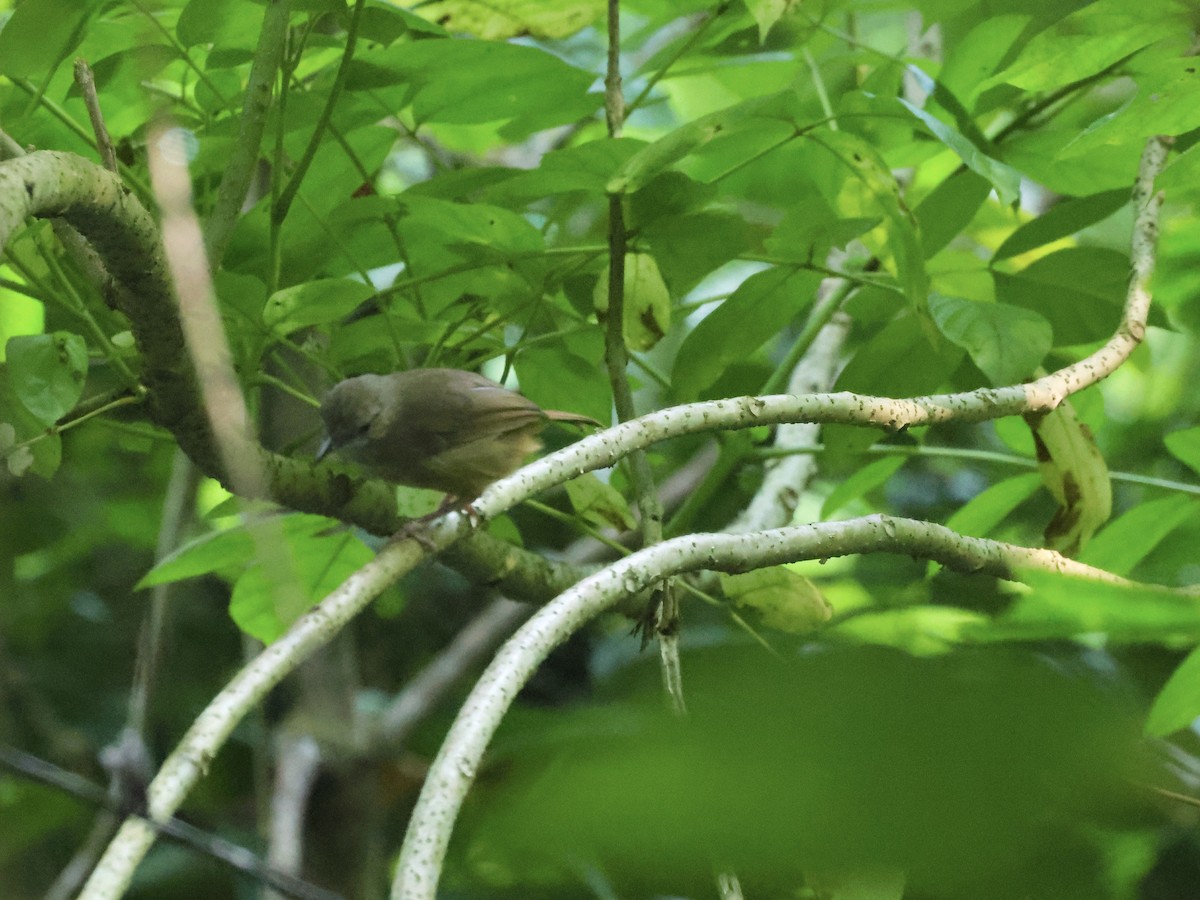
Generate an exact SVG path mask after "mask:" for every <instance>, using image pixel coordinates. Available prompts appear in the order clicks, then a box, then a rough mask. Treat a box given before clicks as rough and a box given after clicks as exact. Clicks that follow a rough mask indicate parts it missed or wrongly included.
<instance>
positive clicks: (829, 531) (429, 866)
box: [392, 515, 1200, 900]
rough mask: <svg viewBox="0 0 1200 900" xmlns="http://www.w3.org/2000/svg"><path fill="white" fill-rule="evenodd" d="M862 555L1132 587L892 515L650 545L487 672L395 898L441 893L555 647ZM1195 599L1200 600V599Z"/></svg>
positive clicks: (441, 767)
mask: <svg viewBox="0 0 1200 900" xmlns="http://www.w3.org/2000/svg"><path fill="white" fill-rule="evenodd" d="M861 553H896V554H903V555H905V556H913V557H918V558H922V559H932V560H935V561H937V562H940V563H942V564H943V565H945V566H947V567H948V568H951V569H954V570H956V571H962V572H970V573H983V574H988V575H993V576H996V577H999V578H1006V579H1013V578H1014V577H1015V576H1016V574H1017V573H1018V572H1019V571H1021V570H1038V571H1043V572H1056V573H1059V574H1063V575H1070V576H1075V577H1080V578H1089V579H1092V580H1095V581H1097V582H1102V583H1105V584H1115V585H1129V586H1132V585H1134V584H1135V583H1134V582H1131V581H1129V580H1127V579H1125V578H1121V577H1119V576H1117V575H1112V574H1110V573H1108V572H1105V571H1103V570H1100V569H1096V568H1093V567H1091V566H1087V565H1084V564H1083V563H1079V562H1075V561H1074V560H1071V559H1068V558H1067V557H1064V556H1062V555H1061V554H1059V553H1057V552H1056V551H1054V550H1041V549H1032V548H1026V547H1019V546H1015V545H1013V544H1007V543H1003V542H1001V541H993V540H988V539H985V538H973V537H967V536H964V535H961V534H958V533H957V532H955V531H952V530H950V529H949V528H946V527H945V526H942V525H936V524H933V523H930V522H921V521H917V520H914V519H902V518H896V517H892V516H886V515H871V516H865V517H862V518H858V519H848V520H845V521H841V522H822V523H818V524H813V525H795V526H791V527H788V528H777V529H773V530H770V531H760V532H756V533H752V534H744V535H733V534H692V535H686V536H684V537H677V538H671V539H669V540H666V541H663V542H662V543H659V544H655V545H654V546H653V547H647V548H646V549H644V550H640V551H638V552H637V553H634V554H633V555H631V556H627V557H625V558H624V559H621V560H619V561H617V562H615V563H613V564H612V565H610V566H608V567H607V568H606V569H604V570H602V571H600V572H598V573H596V574H595V575H591V576H589V577H587V578H585V579H584V580H583V581H581V582H579V584H577V585H575V586H574V587H572V588H570V589H569V590H567V591H566V592H564V593H563V594H562V595H561V596H560V597H559V598H558V599H556V600H554V601H553V602H551V603H549V604H547V605H546V606H544V607H542V608H541V609H539V610H538V611H537V612H536V613H534V615H533V616H532V617H531V618H530V620H529V621H528V622H526V623H525V624H524V625H523V626H521V628H520V629H519V630H518V631H517V633H516V634H515V635H513V637H512V638H511V639H510V640H509V641H508V642H507V643H506V644H505V645H504V646H503V647H502V648H501V649H500V651H499V652H498V653H497V654H496V658H495V660H494V661H493V662H492V664H491V665H490V666H488V668H487V670H486V671H484V673H483V675H482V676H480V678H479V681H478V682H477V683H476V687H475V689H474V690H473V691H472V692H471V694H470V696H468V697H467V699H466V701H465V702H464V703H463V705H462V707H461V709H460V710H459V713H458V716H457V717H456V718H455V720H454V724H453V725H452V726H451V727H450V732H449V734H447V736H446V739H445V741H444V742H443V743H442V746H441V749H440V750H439V751H438V755H437V757H436V758H435V759H434V761H433V764H432V766H431V767H430V769H429V773H428V775H427V776H426V779H425V784H424V787H423V788H422V791H421V795H420V797H419V798H418V800H417V805H416V807H415V808H414V810H413V814H412V818H411V819H410V820H409V825H408V831H407V834H406V837H405V841H404V846H403V847H402V849H401V851H400V860H399V864H398V866H397V869H396V879H395V881H394V882H393V885H392V900H421V898H429V900H432V898H433V897H434V896H435V894H436V889H437V881H438V874H439V872H440V871H441V865H442V860H443V858H444V855H445V851H446V847H447V846H448V844H449V841H450V832H451V828H452V826H453V823H454V820H455V818H456V817H457V815H458V810H459V808H460V806H461V805H462V802H463V800H464V798H465V797H466V794H467V791H468V789H469V788H470V786H471V783H472V781H473V780H474V777H475V773H476V772H477V771H478V768H479V763H480V761H481V760H482V758H483V753H484V750H485V749H486V747H487V745H488V743H489V742H490V740H491V737H492V735H493V734H494V733H495V730H496V728H497V727H498V726H499V724H500V721H501V719H502V718H503V717H504V714H505V712H506V711H507V710H508V707H509V705H510V704H511V703H512V702H513V700H514V698H515V697H516V696H517V694H518V693H519V692H520V690H521V687H522V686H523V685H524V684H525V683H526V682H527V681H528V679H529V678H530V677H531V676H532V675H533V673H534V671H535V670H536V669H537V667H538V666H539V665H540V664H541V662H542V661H543V660H544V659H545V658H546V656H547V655H548V654H549V653H550V651H551V650H552V649H554V648H555V647H557V646H558V645H559V644H561V643H562V642H563V641H565V640H566V639H567V638H568V637H570V636H571V635H572V634H574V633H575V632H576V631H577V630H579V628H581V627H582V626H583V625H584V624H586V623H587V622H589V621H591V620H592V619H593V618H595V617H596V616H597V615H599V614H600V613H601V612H604V611H605V610H607V609H610V608H611V607H612V606H613V605H614V604H616V603H618V602H619V601H620V600H621V599H622V598H623V597H625V596H626V595H627V594H629V593H633V592H637V591H641V590H644V589H645V588H646V587H648V586H649V585H651V584H653V583H654V582H655V581H657V580H658V579H660V578H663V577H670V576H673V575H681V574H683V573H685V572H692V571H696V570H700V569H707V570H714V571H719V572H746V571H750V570H752V569H757V568H762V567H764V566H771V565H778V564H781V563H789V562H798V561H800V560H812V559H831V558H834V557H838V556H847V555H851V554H861ZM1162 591H1163V593H1164V594H1177V593H1179V592H1172V591H1169V590H1168V589H1166V588H1163V589H1162ZM1190 596H1193V597H1195V598H1196V601H1197V602H1198V603H1200V597H1197V596H1196V595H1195V594H1191V595H1190Z"/></svg>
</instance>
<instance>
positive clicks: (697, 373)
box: [671, 267, 821, 401]
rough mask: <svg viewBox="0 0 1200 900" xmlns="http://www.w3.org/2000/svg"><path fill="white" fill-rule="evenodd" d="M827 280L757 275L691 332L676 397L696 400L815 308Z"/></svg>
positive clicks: (772, 272)
mask: <svg viewBox="0 0 1200 900" xmlns="http://www.w3.org/2000/svg"><path fill="white" fill-rule="evenodd" d="M820 283H821V276H820V275H819V274H817V273H814V272H808V271H804V270H800V269H791V268H786V267H778V268H771V269H766V270H764V271H762V272H758V273H756V274H754V275H751V276H750V277H749V278H747V279H746V280H745V281H743V282H742V283H741V285H740V286H739V287H738V289H737V290H735V291H734V292H733V293H732V294H730V295H729V297H728V298H727V299H726V300H725V302H724V303H722V304H721V305H720V306H718V307H717V308H716V309H714V310H713V311H712V312H710V313H709V314H708V315H707V316H705V317H704V319H702V320H701V321H700V324H698V325H697V326H696V327H695V328H693V329H692V330H691V331H690V332H688V335H687V337H685V338H684V340H683V344H682V345H680V347H679V352H678V353H677V354H676V356H675V367H674V370H673V372H672V374H671V384H672V386H673V387H674V389H675V396H676V397H677V398H678V399H679V400H681V401H684V400H694V399H696V398H697V397H698V396H700V394H701V393H702V392H703V391H704V390H705V389H706V388H708V387H709V386H711V385H712V383H713V382H714V381H716V380H717V379H718V378H719V377H720V376H721V373H722V372H724V371H725V369H727V368H728V367H729V366H730V365H732V364H733V363H735V362H739V361H741V360H744V359H746V358H747V357H748V356H750V355H751V354H752V353H754V352H755V351H756V350H758V348H759V347H761V346H762V345H763V344H765V343H766V342H767V341H768V340H770V339H771V338H772V337H774V336H776V335H778V334H779V333H780V331H782V330H783V329H784V328H785V327H786V326H787V324H788V323H789V322H791V321H792V320H793V319H795V318H796V317H797V316H798V315H800V314H802V313H803V312H804V310H806V309H808V307H809V306H810V305H811V304H812V302H813V298H814V297H815V296H816V292H817V288H818V287H819V286H820Z"/></svg>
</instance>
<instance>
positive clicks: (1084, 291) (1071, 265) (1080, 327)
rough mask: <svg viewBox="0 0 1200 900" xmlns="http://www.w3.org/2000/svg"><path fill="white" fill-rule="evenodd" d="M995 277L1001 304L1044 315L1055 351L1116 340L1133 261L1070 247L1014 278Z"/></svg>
mask: <svg viewBox="0 0 1200 900" xmlns="http://www.w3.org/2000/svg"><path fill="white" fill-rule="evenodd" d="M992 277H993V279H995V282H996V299H997V300H998V301H1000V302H1003V303H1011V304H1013V305H1014V306H1023V307H1025V308H1026V309H1031V310H1033V311H1034V312H1037V313H1040V314H1041V315H1042V316H1044V317H1045V318H1046V319H1047V320H1048V321H1049V322H1050V325H1051V326H1052V327H1053V329H1054V346H1055V347H1064V346H1067V347H1069V346H1073V345H1075V344H1086V343H1090V342H1092V341H1098V340H1102V339H1104V338H1106V337H1108V336H1109V335H1110V334H1112V331H1113V329H1114V328H1115V327H1116V325H1117V321H1118V320H1119V318H1120V314H1121V306H1122V304H1123V303H1124V300H1125V289H1126V286H1127V285H1128V283H1129V260H1128V259H1127V258H1126V257H1125V256H1123V255H1122V254H1120V253H1117V252H1116V251H1115V250H1107V249H1103V248H1099V247H1068V248H1066V249H1063V250H1058V251H1056V252H1054V253H1051V254H1049V255H1048V256H1044V257H1042V258H1041V259H1038V260H1036V261H1035V262H1033V263H1030V264H1029V265H1028V266H1026V267H1025V268H1024V269H1022V270H1021V271H1020V272H1019V273H1017V274H1016V275H1006V274H1004V273H1002V272H993V273H992Z"/></svg>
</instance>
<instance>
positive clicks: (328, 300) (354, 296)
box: [262, 278, 375, 335]
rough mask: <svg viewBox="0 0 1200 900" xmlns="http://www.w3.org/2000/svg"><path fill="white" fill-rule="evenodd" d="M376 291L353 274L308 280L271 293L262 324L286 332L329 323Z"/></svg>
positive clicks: (353, 308) (345, 314)
mask: <svg viewBox="0 0 1200 900" xmlns="http://www.w3.org/2000/svg"><path fill="white" fill-rule="evenodd" d="M374 295H375V289H374V288H373V287H371V285H369V284H363V283H362V282H361V281H355V280H354V279H351V278H321V279H318V280H316V281H306V282H304V283H303V284H297V285H293V286H292V287H289V288H284V289H283V290H281V291H276V292H275V293H274V294H272V295H271V296H270V298H268V300H267V305H266V306H265V307H264V308H263V314H262V318H263V324H265V325H267V326H269V327H271V328H274V329H275V330H277V331H278V332H279V333H280V334H285V335H286V334H291V333H292V332H293V331H295V330H297V329H298V328H307V327H308V326H309V325H327V324H329V323H331V322H337V321H338V320H340V319H342V318H344V317H345V316H347V315H348V314H349V313H351V312H353V311H354V310H355V309H356V308H357V307H358V306H359V305H360V304H361V303H363V302H364V301H365V300H367V299H369V298H370V297H373V296H374Z"/></svg>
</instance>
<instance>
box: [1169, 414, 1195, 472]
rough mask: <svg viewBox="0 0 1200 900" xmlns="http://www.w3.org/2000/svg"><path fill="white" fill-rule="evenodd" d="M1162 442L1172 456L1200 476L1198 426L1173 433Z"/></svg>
mask: <svg viewBox="0 0 1200 900" xmlns="http://www.w3.org/2000/svg"><path fill="white" fill-rule="evenodd" d="M1163 440H1164V443H1166V445H1167V449H1168V450H1170V451H1171V455H1172V456H1174V457H1175V458H1176V459H1177V460H1179V461H1180V462H1181V463H1183V464H1184V465H1185V466H1187V467H1188V468H1190V469H1192V471H1194V472H1196V473H1197V474H1200V425H1197V426H1195V427H1194V428H1184V429H1183V430H1181V431H1173V432H1171V433H1170V434H1168V435H1167V436H1166V437H1165V438H1164V439H1163Z"/></svg>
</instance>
